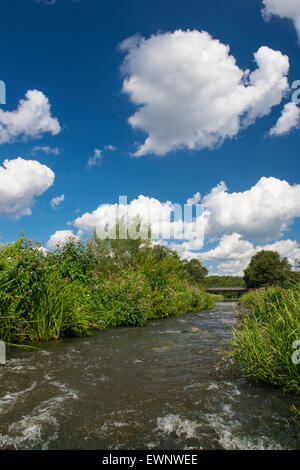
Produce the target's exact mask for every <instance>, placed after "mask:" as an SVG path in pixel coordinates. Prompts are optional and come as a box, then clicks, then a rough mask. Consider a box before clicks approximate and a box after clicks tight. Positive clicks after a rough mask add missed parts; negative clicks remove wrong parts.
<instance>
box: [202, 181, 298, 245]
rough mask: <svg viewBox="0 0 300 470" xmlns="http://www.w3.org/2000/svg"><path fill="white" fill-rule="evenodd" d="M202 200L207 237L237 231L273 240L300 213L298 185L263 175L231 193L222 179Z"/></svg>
mask: <svg viewBox="0 0 300 470" xmlns="http://www.w3.org/2000/svg"><path fill="white" fill-rule="evenodd" d="M202 203H203V205H204V207H205V219H206V225H205V236H206V237H215V236H217V235H218V234H220V233H222V232H227V233H233V232H236V233H239V234H241V235H242V236H243V237H245V238H246V239H252V240H258V241H259V240H261V241H268V240H274V239H276V238H279V237H281V236H282V234H283V233H284V232H285V231H286V230H287V228H288V226H289V225H290V224H292V223H293V220H294V219H295V218H296V217H300V185H299V184H295V185H293V186H292V185H290V184H289V183H288V182H287V181H285V180H280V179H278V178H274V177H270V178H266V177H262V178H261V179H260V180H259V181H258V182H257V183H256V184H255V185H254V186H252V187H251V188H250V189H248V190H246V191H243V192H232V193H230V192H229V190H228V188H227V186H226V184H225V183H224V182H221V183H220V184H219V185H218V186H216V187H214V188H213V189H212V190H211V191H210V193H209V194H207V195H206V196H204V198H203V199H202Z"/></svg>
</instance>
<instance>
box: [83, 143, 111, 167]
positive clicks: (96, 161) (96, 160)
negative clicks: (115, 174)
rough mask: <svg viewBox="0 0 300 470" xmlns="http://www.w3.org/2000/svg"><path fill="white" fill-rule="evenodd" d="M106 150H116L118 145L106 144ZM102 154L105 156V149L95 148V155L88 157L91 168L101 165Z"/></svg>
mask: <svg viewBox="0 0 300 470" xmlns="http://www.w3.org/2000/svg"><path fill="white" fill-rule="evenodd" d="M104 150H108V151H110V152H115V151H116V150H117V147H115V146H114V145H106V146H105V147H104ZM102 156H103V150H100V149H94V153H93V155H92V156H91V157H90V158H89V159H88V168H91V167H92V166H96V165H100V163H101V161H102Z"/></svg>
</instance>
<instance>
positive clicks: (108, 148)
mask: <svg viewBox="0 0 300 470" xmlns="http://www.w3.org/2000/svg"><path fill="white" fill-rule="evenodd" d="M104 149H105V150H110V151H111V152H116V150H117V147H115V146H114V145H106V146H105V147H104Z"/></svg>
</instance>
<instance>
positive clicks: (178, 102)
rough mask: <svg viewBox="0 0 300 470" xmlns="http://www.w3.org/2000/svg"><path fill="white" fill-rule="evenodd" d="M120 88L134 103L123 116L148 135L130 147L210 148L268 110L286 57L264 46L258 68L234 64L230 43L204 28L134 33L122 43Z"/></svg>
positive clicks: (282, 80) (282, 79)
mask: <svg viewBox="0 0 300 470" xmlns="http://www.w3.org/2000/svg"><path fill="white" fill-rule="evenodd" d="M121 49H122V50H123V51H125V53H126V56H125V59H124V62H123V67H122V69H123V72H124V74H125V79H124V82H123V91H124V92H125V93H127V94H128V95H129V97H130V99H131V101H132V102H133V103H134V104H135V105H136V106H137V107H138V109H137V111H136V112H135V114H134V115H132V116H131V117H130V118H129V123H130V124H131V126H132V127H133V128H136V129H140V130H142V131H144V132H145V133H146V134H147V135H148V136H147V138H146V140H145V142H144V143H143V144H142V145H141V146H140V147H139V148H138V150H137V151H136V153H135V155H136V156H142V155H146V154H149V153H154V154H157V155H165V154H166V153H167V152H169V151H171V150H174V149H177V148H180V147H185V148H188V149H203V148H214V147H216V146H218V145H220V144H222V142H223V141H224V140H225V139H226V138H232V137H235V136H236V135H237V134H238V133H239V131H240V129H241V128H243V127H247V126H248V125H250V124H251V123H253V122H254V121H255V120H256V119H257V118H258V117H262V116H264V115H267V114H268V113H270V111H271V109H272V107H273V106H275V105H278V104H279V103H280V102H281V100H282V97H283V96H284V95H285V93H286V92H287V90H288V89H289V86H288V80H287V77H286V76H287V74H288V71H289V59H288V57H287V56H285V55H283V54H282V53H281V52H280V51H274V50H272V49H270V48H269V47H267V46H263V47H260V48H259V49H258V51H257V52H256V53H255V54H254V59H255V62H256V65H257V68H256V69H255V70H254V71H252V72H250V70H241V69H240V68H239V67H238V66H237V64H236V60H235V58H234V57H233V56H232V55H230V48H229V46H227V45H224V44H222V43H221V42H220V41H218V40H216V39H213V38H212V37H211V36H210V35H209V34H208V33H207V32H205V31H202V32H200V31H197V30H194V31H182V30H177V31H175V32H173V33H158V34H156V35H152V36H151V37H150V38H149V39H145V38H143V37H140V36H134V37H131V38H129V39H127V40H125V41H124V42H123V43H122V44H121Z"/></svg>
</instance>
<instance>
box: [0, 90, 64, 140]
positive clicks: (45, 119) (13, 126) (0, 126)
mask: <svg viewBox="0 0 300 470" xmlns="http://www.w3.org/2000/svg"><path fill="white" fill-rule="evenodd" d="M60 131H61V127H60V124H59V122H58V120H57V119H56V118H54V117H52V116H51V111H50V103H49V100H48V98H47V97H46V96H45V95H44V94H43V93H42V92H41V91H38V90H29V91H27V93H26V95H25V99H23V100H21V101H20V103H19V106H18V108H17V109H16V110H15V111H3V110H2V109H0V144H5V143H11V142H14V141H15V140H16V139H18V138H23V139H29V138H39V137H41V136H42V134H44V133H45V132H50V134H52V135H55V134H58V133H59V132H60Z"/></svg>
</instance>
